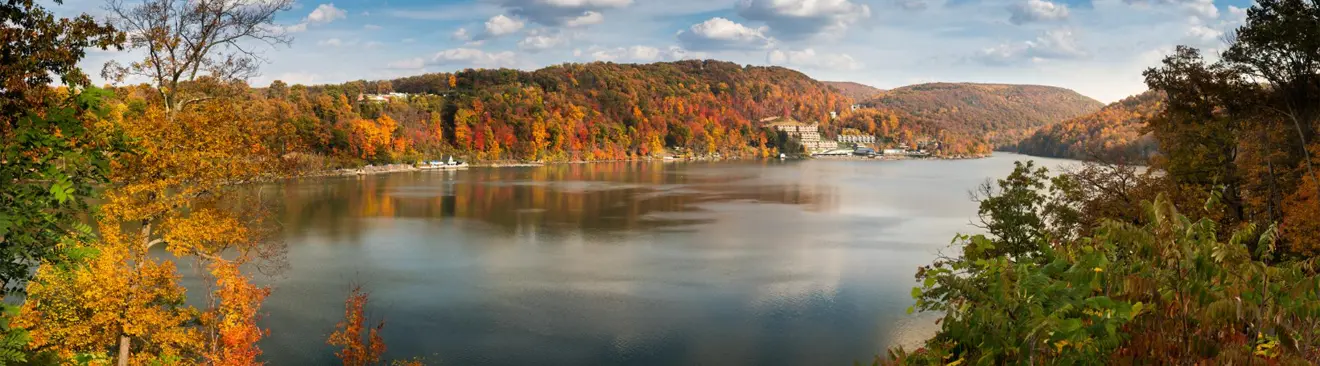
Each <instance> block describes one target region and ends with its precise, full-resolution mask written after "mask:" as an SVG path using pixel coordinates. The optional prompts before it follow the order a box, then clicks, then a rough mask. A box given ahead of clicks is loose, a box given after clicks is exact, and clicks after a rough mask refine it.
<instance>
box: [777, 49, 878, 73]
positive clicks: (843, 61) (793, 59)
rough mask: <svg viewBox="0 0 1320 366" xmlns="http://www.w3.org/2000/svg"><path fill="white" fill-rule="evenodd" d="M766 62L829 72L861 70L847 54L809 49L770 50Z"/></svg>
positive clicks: (858, 64)
mask: <svg viewBox="0 0 1320 366" xmlns="http://www.w3.org/2000/svg"><path fill="white" fill-rule="evenodd" d="M766 62H768V63H770V64H773V65H781V66H790V67H801V68H808V69H818V70H830V71H854V70H860V69H861V68H862V64H861V63H860V62H857V60H856V59H854V58H853V57H852V56H849V55H847V54H843V53H816V50H814V49H811V48H808V49H805V50H801V51H793V50H788V51H784V50H777V49H776V50H771V51H770V53H769V54H767V55H766Z"/></svg>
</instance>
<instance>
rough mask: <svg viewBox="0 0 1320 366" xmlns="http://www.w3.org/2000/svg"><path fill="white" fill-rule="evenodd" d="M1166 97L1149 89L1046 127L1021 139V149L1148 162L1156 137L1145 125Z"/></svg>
mask: <svg viewBox="0 0 1320 366" xmlns="http://www.w3.org/2000/svg"><path fill="white" fill-rule="evenodd" d="M1164 98H1165V97H1164V94H1162V93H1158V92H1154V91H1148V92H1145V93H1141V94H1138V95H1134V96H1131V97H1127V98H1124V99H1123V100H1121V101H1118V102H1115V103H1113V104H1110V105H1108V106H1105V107H1104V108H1102V109H1100V110H1099V111H1097V112H1095V113H1091V114H1088V115H1085V116H1081V117H1077V118H1073V119H1069V120H1067V121H1063V122H1060V123H1058V124H1053V125H1049V126H1045V127H1042V128H1041V129H1039V130H1036V132H1035V133H1033V134H1031V136H1028V137H1027V138H1026V139H1024V140H1022V142H1019V143H1018V145H1017V151H1018V152H1020V153H1023V154H1029V155H1036V156H1046V157H1056V158H1069V159H1083V160H1086V159H1101V160H1106V161H1135V162H1144V161H1145V160H1146V158H1149V157H1150V156H1151V155H1152V154H1154V153H1155V151H1156V146H1155V140H1154V138H1153V137H1152V136H1150V134H1147V133H1143V132H1142V131H1141V129H1142V128H1144V127H1145V126H1146V120H1147V119H1149V118H1151V117H1153V116H1154V115H1155V114H1157V113H1159V112H1160V108H1162V107H1163V105H1164V104H1163V102H1164Z"/></svg>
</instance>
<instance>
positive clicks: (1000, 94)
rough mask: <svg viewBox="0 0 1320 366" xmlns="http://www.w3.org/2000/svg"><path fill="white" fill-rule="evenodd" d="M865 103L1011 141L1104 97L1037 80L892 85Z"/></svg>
mask: <svg viewBox="0 0 1320 366" xmlns="http://www.w3.org/2000/svg"><path fill="white" fill-rule="evenodd" d="M864 104H865V105H870V106H875V107H883V108H890V109H897V110H900V111H903V112H906V113H907V114H910V115H911V116H912V117H913V118H915V119H916V120H917V122H918V123H921V124H928V125H931V126H936V127H937V128H942V129H946V130H950V131H958V132H961V133H966V134H970V135H976V136H985V137H986V138H987V139H989V141H990V142H991V143H993V144H994V145H995V146H996V147H1002V146H1011V145H1012V144H1014V143H1017V141H1018V140H1021V139H1022V138H1023V137H1025V136H1026V135H1027V134H1028V133H1029V132H1030V131H1031V130H1033V129H1036V128H1039V127H1041V126H1045V125H1048V124H1052V123H1057V122H1059V121H1063V120H1065V119H1069V118H1073V117H1077V116H1081V115H1084V114H1087V113H1091V112H1095V111H1097V110H1099V109H1100V108H1101V107H1103V106H1104V104H1103V103H1100V102H1098V101H1096V100H1095V99H1091V98H1089V97H1086V96H1084V95H1081V94H1078V93H1077V92H1074V91H1072V90H1068V89H1063V88H1056V87H1051V86H1039V85H1005V84H973V83H932V84H918V85H910V86H905V87H901V88H897V89H893V90H890V91H887V92H885V93H884V95H882V96H880V97H879V98H875V99H872V100H869V101H866V102H864Z"/></svg>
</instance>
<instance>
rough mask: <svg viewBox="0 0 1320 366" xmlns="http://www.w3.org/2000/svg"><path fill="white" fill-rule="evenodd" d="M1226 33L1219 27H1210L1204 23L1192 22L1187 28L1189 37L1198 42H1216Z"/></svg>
mask: <svg viewBox="0 0 1320 366" xmlns="http://www.w3.org/2000/svg"><path fill="white" fill-rule="evenodd" d="M1223 35H1224V32H1221V31H1219V30H1218V29H1214V28H1210V27H1207V26H1205V25H1204V24H1199V23H1197V24H1192V25H1191V26H1189V27H1188V28H1187V37H1188V38H1191V39H1192V40H1193V41H1195V42H1197V43H1198V44H1208V43H1212V42H1215V41H1217V40H1219V39H1220V37H1222V36H1223Z"/></svg>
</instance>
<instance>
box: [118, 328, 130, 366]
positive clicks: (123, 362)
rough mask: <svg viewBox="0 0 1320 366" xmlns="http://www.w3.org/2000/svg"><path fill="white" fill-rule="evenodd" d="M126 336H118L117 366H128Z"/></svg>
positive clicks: (127, 342) (127, 341)
mask: <svg viewBox="0 0 1320 366" xmlns="http://www.w3.org/2000/svg"><path fill="white" fill-rule="evenodd" d="M128 344H129V340H128V336H127V335H120V336H119V363H118V365H119V366H128Z"/></svg>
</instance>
